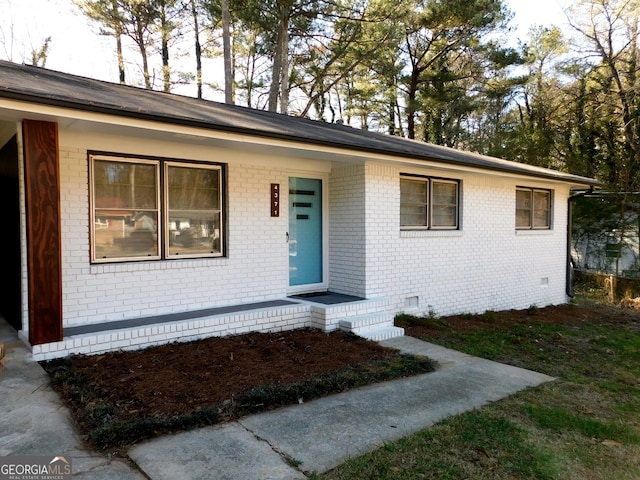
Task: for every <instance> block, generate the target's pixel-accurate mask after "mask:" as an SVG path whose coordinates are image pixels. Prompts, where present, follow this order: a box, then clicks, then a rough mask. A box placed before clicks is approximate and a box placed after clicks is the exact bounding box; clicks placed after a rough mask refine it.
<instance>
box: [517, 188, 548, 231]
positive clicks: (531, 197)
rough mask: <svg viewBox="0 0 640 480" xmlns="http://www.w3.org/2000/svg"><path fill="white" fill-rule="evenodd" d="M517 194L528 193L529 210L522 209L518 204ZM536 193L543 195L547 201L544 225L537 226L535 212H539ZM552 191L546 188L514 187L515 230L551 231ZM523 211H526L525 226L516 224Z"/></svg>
mask: <svg viewBox="0 0 640 480" xmlns="http://www.w3.org/2000/svg"><path fill="white" fill-rule="evenodd" d="M518 193H528V202H529V208H527V209H524V208H522V206H521V205H520V204H519V203H518V202H519V200H518ZM536 193H538V194H540V193H541V194H544V195H545V196H546V198H547V199H548V201H547V204H548V208H547V209H546V221H545V224H539V223H536V222H537V218H538V216H537V215H536V210H540V209H539V208H536V207H537V205H539V202H538V201H536ZM553 202H554V198H553V190H551V189H548V188H537V187H525V186H517V187H516V212H515V224H516V230H552V229H553ZM523 211H528V222H527V224H526V225H525V224H522V223H518V222H519V218H520V216H521V214H522V212H523Z"/></svg>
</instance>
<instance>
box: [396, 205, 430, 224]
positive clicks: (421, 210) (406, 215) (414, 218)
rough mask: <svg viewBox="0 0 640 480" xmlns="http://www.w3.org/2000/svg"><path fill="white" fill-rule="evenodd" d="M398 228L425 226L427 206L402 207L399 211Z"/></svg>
mask: <svg viewBox="0 0 640 480" xmlns="http://www.w3.org/2000/svg"><path fill="white" fill-rule="evenodd" d="M400 226H402V227H406V226H418V227H426V226H427V206H426V205H423V206H420V205H402V207H401V209H400Z"/></svg>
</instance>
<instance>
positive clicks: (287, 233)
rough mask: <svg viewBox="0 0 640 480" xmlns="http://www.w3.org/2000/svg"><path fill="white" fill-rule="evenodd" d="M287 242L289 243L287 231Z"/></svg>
mask: <svg viewBox="0 0 640 480" xmlns="http://www.w3.org/2000/svg"><path fill="white" fill-rule="evenodd" d="M287 243H289V232H287Z"/></svg>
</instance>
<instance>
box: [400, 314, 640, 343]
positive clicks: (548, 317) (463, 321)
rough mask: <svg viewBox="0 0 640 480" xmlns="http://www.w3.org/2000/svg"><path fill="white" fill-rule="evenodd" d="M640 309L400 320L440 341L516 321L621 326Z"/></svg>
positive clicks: (635, 317) (411, 330) (410, 331)
mask: <svg viewBox="0 0 640 480" xmlns="http://www.w3.org/2000/svg"><path fill="white" fill-rule="evenodd" d="M639 318H640V311H638V310H633V309H624V308H614V307H608V306H606V305H598V304H588V305H584V306H580V305H570V304H567V305H556V306H550V307H545V308H537V307H532V308H527V309H524V310H503V311H499V312H492V311H489V312H485V313H483V314H481V315H452V316H448V317H441V318H434V319H424V320H423V321H421V322H420V324H412V322H410V321H409V322H407V321H400V322H397V324H398V325H399V326H402V327H404V329H405V335H408V336H413V337H420V338H424V337H427V338H430V339H432V341H433V342H434V343H437V340H438V339H439V338H442V336H443V335H447V334H449V333H456V332H461V333H463V332H471V331H477V330H483V329H500V328H504V327H508V326H509V325H513V324H524V325H526V324H527V323H536V324H541V323H547V324H555V325H565V326H570V325H573V324H580V323H585V324H591V325H593V324H600V325H607V324H611V325H619V324H627V323H629V322H630V321H637V320H638V319H639Z"/></svg>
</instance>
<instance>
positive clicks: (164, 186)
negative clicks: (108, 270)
mask: <svg viewBox="0 0 640 480" xmlns="http://www.w3.org/2000/svg"><path fill="white" fill-rule="evenodd" d="M87 160H88V166H89V179H88V181H89V222H90V228H89V249H90V254H89V258H90V263H91V264H98V265H104V264H113V263H129V262H140V261H169V260H181V259H210V258H214V259H215V258H226V257H227V220H226V219H227V193H226V192H227V164H225V163H221V162H209V161H201V160H188V159H180V158H167V157H155V156H147V155H135V154H123V153H113V152H102V151H88V152H87ZM95 161H107V162H108V161H112V162H124V163H131V164H138V163H139V164H143V165H154V166H155V168H156V175H157V181H156V187H157V191H156V197H157V202H158V203H157V221H156V225H157V228H156V229H157V232H156V238H155V240H154V241H155V242H156V245H157V255H137V256H113V257H99V256H98V255H96V243H97V242H96V218H97V217H96V199H95V192H96V185H95V174H94V162H95ZM171 166H173V167H175V166H178V167H186V168H194V169H198V168H201V169H207V170H216V171H217V172H218V177H217V179H218V195H219V207H220V208H219V228H218V232H217V240H216V242H217V243H215V244H214V245H216V246H218V249H217V250H213V248H212V250H211V251H207V252H198V253H181V254H175V253H174V254H171V253H170V245H169V238H170V235H171V233H170V225H169V208H168V195H169V183H168V179H167V172H168V169H169V167H171Z"/></svg>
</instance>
